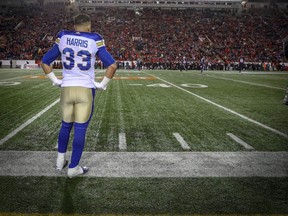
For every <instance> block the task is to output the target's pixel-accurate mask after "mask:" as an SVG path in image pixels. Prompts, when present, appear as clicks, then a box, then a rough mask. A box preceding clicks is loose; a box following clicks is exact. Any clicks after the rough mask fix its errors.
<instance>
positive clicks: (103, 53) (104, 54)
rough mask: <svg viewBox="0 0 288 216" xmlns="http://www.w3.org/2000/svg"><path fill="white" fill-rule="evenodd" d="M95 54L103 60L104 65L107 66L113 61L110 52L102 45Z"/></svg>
mask: <svg viewBox="0 0 288 216" xmlns="http://www.w3.org/2000/svg"><path fill="white" fill-rule="evenodd" d="M97 56H98V58H99V59H100V60H101V61H102V62H103V64H104V66H105V67H108V66H110V65H111V64H114V63H115V60H114V58H113V57H112V56H111V54H110V53H109V52H108V51H107V50H106V49H105V48H104V47H103V48H100V49H99V50H98V52H97Z"/></svg>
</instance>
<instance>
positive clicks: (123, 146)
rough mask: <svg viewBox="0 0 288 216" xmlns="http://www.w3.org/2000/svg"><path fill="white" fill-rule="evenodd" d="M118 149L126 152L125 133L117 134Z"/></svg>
mask: <svg viewBox="0 0 288 216" xmlns="http://www.w3.org/2000/svg"><path fill="white" fill-rule="evenodd" d="M119 149H120V150H126V149H127V144H126V134H125V133H119Z"/></svg>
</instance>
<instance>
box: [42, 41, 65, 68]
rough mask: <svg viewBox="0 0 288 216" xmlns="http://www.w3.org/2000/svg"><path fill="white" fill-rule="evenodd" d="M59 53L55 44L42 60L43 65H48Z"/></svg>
mask: <svg viewBox="0 0 288 216" xmlns="http://www.w3.org/2000/svg"><path fill="white" fill-rule="evenodd" d="M60 54H61V53H60V51H59V48H58V45H57V44H55V45H54V46H53V47H52V48H51V49H50V50H49V51H48V52H47V53H46V54H45V55H44V56H43V58H42V62H43V63H44V64H47V65H50V64H51V63H52V62H53V61H54V60H56V59H57V57H58V56H60Z"/></svg>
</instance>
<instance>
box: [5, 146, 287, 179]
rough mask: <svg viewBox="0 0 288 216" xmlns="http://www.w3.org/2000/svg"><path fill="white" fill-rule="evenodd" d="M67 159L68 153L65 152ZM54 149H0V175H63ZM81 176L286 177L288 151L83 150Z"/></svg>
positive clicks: (65, 171)
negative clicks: (86, 170) (83, 172)
mask: <svg viewBox="0 0 288 216" xmlns="http://www.w3.org/2000/svg"><path fill="white" fill-rule="evenodd" d="M67 156H68V159H69V160H70V156H71V152H68V154H67ZM56 157H57V152H55V151H50V152H49V151H44V152H36V151H35V152H34V151H0V176H59V177H61V176H63V177H64V176H66V173H67V168H65V169H64V170H63V171H62V172H61V173H60V174H59V173H57V172H56V171H55V168H54V165H55V160H56ZM81 164H83V165H85V166H86V165H87V166H88V167H89V168H90V170H89V172H88V173H87V174H85V175H83V177H121V178H139V177H156V178H157V177H162V178H163V177H164V178H166V177H168V178H169V177H174V178H178V177H180V178H181V177H191V178H193V177H196V178H198V177H287V176H288V172H287V164H288V152H256V151H252V152H83V156H82V159H81Z"/></svg>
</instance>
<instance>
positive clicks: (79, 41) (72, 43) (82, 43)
mask: <svg viewBox="0 0 288 216" xmlns="http://www.w3.org/2000/svg"><path fill="white" fill-rule="evenodd" d="M66 44H67V45H70V46H79V47H84V48H87V47H88V40H82V39H78V38H70V37H67V42H66Z"/></svg>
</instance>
